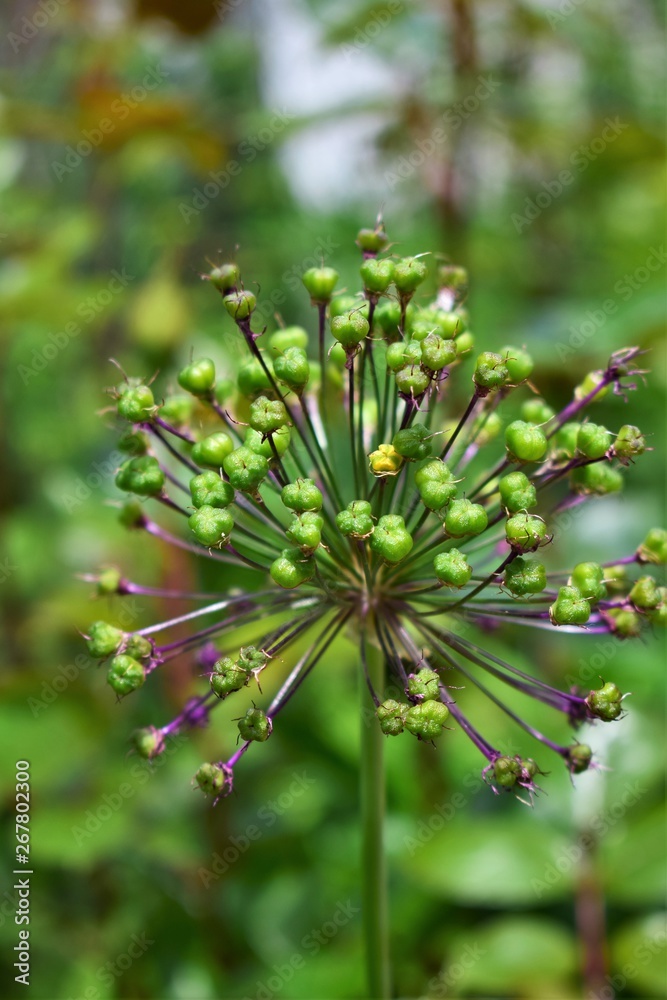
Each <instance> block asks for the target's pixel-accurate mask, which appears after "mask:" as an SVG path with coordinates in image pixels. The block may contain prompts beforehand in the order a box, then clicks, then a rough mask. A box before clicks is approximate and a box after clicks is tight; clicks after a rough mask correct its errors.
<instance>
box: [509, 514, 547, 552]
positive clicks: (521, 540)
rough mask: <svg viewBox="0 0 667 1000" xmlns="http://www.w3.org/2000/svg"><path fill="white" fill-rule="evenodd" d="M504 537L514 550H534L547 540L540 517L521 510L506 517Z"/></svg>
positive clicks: (544, 526)
mask: <svg viewBox="0 0 667 1000" xmlns="http://www.w3.org/2000/svg"><path fill="white" fill-rule="evenodd" d="M505 537H506V538H507V542H508V544H509V545H511V546H512V548H513V549H514V551H515V552H534V551H535V549H538V548H539V547H540V545H544V544H546V542H547V541H548V540H549V539H548V538H547V526H546V524H545V523H544V521H543V520H542V518H541V517H538V516H537V515H536V514H524V513H523V512H522V511H521V512H519V513H518V514H513V515H512V517H510V518H508V519H507V524H506V525H505Z"/></svg>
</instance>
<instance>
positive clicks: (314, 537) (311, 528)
mask: <svg viewBox="0 0 667 1000" xmlns="http://www.w3.org/2000/svg"><path fill="white" fill-rule="evenodd" d="M323 525H324V518H323V517H321V516H320V515H319V514H316V513H315V512H314V511H304V513H303V514H299V515H298V516H297V517H295V518H294V520H293V521H292V523H291V524H290V526H289V528H287V530H286V532H285V534H286V535H287V537H288V538H289V540H290V542H293V543H294V545H298V546H299V548H300V549H301V551H302V552H303V553H304V554H306V555H311V554H312V553H313V552H314V551H315V549H316V548H317V547H318V546H319V544H320V542H321V541H322V527H323Z"/></svg>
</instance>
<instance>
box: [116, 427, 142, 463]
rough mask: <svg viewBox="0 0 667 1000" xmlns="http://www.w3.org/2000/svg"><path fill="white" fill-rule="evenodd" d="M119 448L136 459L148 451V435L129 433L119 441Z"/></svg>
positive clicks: (140, 432)
mask: <svg viewBox="0 0 667 1000" xmlns="http://www.w3.org/2000/svg"><path fill="white" fill-rule="evenodd" d="M118 448H119V450H120V451H124V452H125V454H126V455H132V456H133V457H134V458H136V457H137V456H139V455H145V454H146V452H147V451H148V435H147V434H146V433H145V432H144V431H127V432H126V433H125V434H123V436H122V437H121V438H120V440H119V441H118Z"/></svg>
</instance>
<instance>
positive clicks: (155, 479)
mask: <svg viewBox="0 0 667 1000" xmlns="http://www.w3.org/2000/svg"><path fill="white" fill-rule="evenodd" d="M165 479H166V476H165V474H164V472H163V471H162V469H161V468H160V463H159V462H158V460H157V458H153V457H152V456H151V455H142V456H140V457H139V458H130V459H128V460H127V462H123V464H122V465H121V467H120V469H119V470H118V472H117V473H116V486H118V487H119V489H121V490H126V491H127V492H128V493H136V494H138V495H139V496H141V497H154V496H158V495H159V494H160V493H162V489H163V487H164V484H165Z"/></svg>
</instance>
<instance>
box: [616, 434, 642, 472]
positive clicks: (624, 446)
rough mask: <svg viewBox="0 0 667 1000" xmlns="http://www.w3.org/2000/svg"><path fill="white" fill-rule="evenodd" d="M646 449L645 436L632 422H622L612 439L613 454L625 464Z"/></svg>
mask: <svg viewBox="0 0 667 1000" xmlns="http://www.w3.org/2000/svg"><path fill="white" fill-rule="evenodd" d="M645 451H646V438H645V437H644V435H643V434H642V432H641V431H640V430H639V428H638V427H635V426H634V425H633V424H623V426H622V427H621V429H620V431H619V432H618V434H617V435H616V440H615V441H614V455H615V456H616V458H617V459H618V460H619V461H620V462H623V464H624V465H627V464H628V463H629V462H630V461H631V460H632V459H633V458H636V457H637V456H638V455H643V454H644V452H645Z"/></svg>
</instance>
